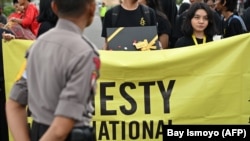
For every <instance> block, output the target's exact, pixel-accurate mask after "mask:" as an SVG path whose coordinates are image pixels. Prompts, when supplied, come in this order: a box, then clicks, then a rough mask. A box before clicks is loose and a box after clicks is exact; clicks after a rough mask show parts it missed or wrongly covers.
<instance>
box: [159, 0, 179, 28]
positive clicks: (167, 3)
mask: <svg viewBox="0 0 250 141" xmlns="http://www.w3.org/2000/svg"><path fill="white" fill-rule="evenodd" d="M159 1H160V5H161V6H162V8H163V11H164V13H165V14H166V15H167V17H168V19H169V21H170V23H171V24H172V25H174V24H175V20H176V16H177V14H178V10H177V6H176V0H159Z"/></svg>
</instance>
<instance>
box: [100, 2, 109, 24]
mask: <svg viewBox="0 0 250 141" xmlns="http://www.w3.org/2000/svg"><path fill="white" fill-rule="evenodd" d="M107 10H108V7H107V5H106V3H105V2H102V6H101V7H100V10H99V14H100V18H101V21H102V24H103V20H104V16H105V14H106V12H107Z"/></svg>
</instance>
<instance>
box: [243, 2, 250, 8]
mask: <svg viewBox="0 0 250 141" xmlns="http://www.w3.org/2000/svg"><path fill="white" fill-rule="evenodd" d="M248 7H250V0H246V2H245V3H244V8H245V9H247V8H248Z"/></svg>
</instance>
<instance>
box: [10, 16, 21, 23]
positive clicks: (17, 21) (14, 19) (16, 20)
mask: <svg viewBox="0 0 250 141" xmlns="http://www.w3.org/2000/svg"><path fill="white" fill-rule="evenodd" d="M10 21H12V22H15V23H20V21H21V20H20V19H18V18H14V17H12V18H10Z"/></svg>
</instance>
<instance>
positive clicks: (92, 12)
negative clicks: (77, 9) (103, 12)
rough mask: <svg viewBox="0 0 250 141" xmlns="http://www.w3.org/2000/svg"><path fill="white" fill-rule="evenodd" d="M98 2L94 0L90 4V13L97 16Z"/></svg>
mask: <svg viewBox="0 0 250 141" xmlns="http://www.w3.org/2000/svg"><path fill="white" fill-rule="evenodd" d="M95 9H96V2H95V1H93V2H92V3H90V4H89V13H90V15H91V16H95Z"/></svg>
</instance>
